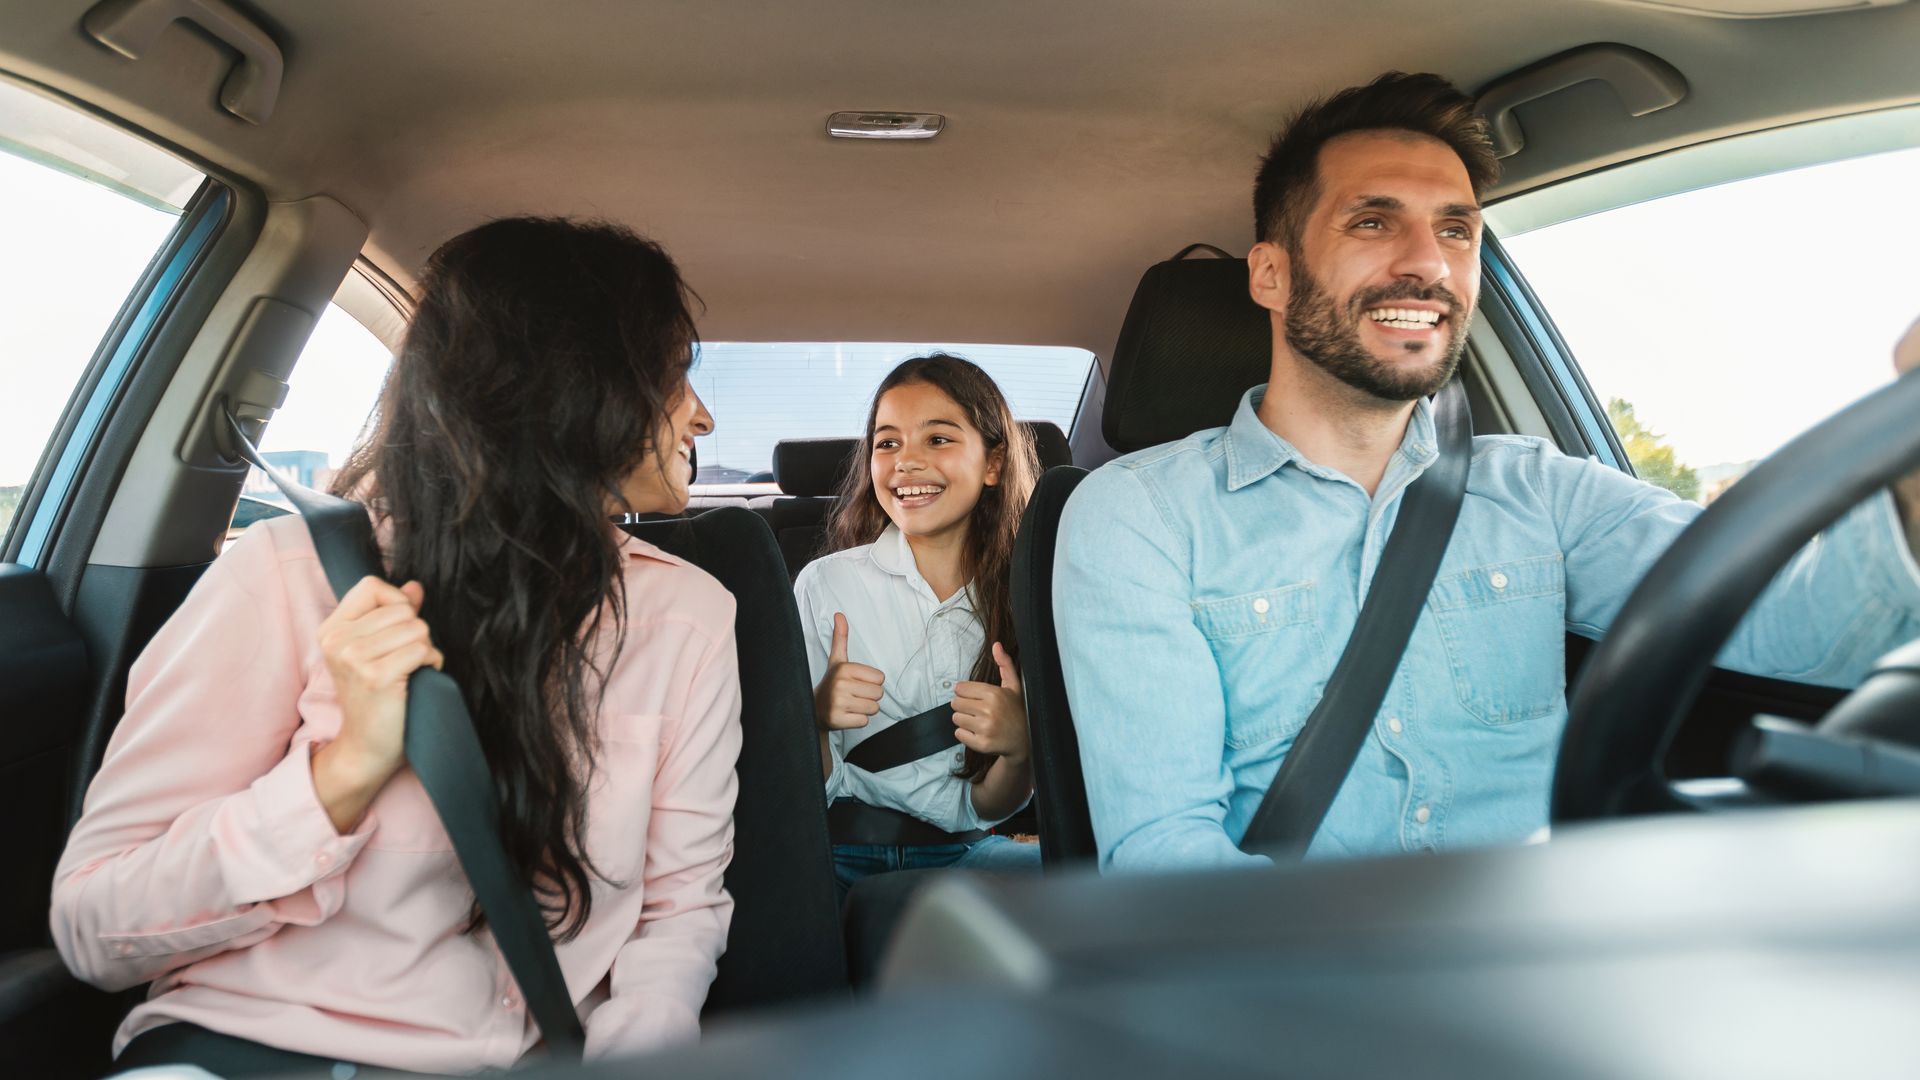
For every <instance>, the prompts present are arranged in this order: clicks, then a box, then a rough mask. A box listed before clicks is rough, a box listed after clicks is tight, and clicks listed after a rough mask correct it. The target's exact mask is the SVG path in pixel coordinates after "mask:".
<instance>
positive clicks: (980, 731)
mask: <svg viewBox="0 0 1920 1080" xmlns="http://www.w3.org/2000/svg"><path fill="white" fill-rule="evenodd" d="M993 661H994V663H996V664H999V665H1000V685H999V686H995V685H993V684H992V683H983V682H963V683H957V684H955V685H954V688H953V726H954V732H953V734H954V737H955V738H957V739H959V740H960V743H961V745H963V746H965V747H966V748H967V749H969V750H975V751H978V752H980V753H982V754H991V755H994V756H996V757H1002V758H1006V759H1007V760H1009V761H1012V762H1014V763H1016V764H1020V763H1024V762H1025V761H1026V760H1027V754H1028V743H1027V700H1026V697H1025V696H1024V695H1022V693H1021V692H1020V670H1019V669H1018V668H1016V667H1014V666H1013V658H1012V657H1010V656H1008V655H1007V650H1005V649H1003V648H1001V647H1000V643H999V642H997V641H996V642H994V643H993Z"/></svg>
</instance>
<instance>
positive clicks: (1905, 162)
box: [1502, 149, 1920, 503]
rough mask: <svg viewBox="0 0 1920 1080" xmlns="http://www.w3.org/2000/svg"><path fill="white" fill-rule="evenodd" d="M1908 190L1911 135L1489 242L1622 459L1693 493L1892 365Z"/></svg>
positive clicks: (1904, 282) (1859, 391)
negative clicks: (1539, 309)
mask: <svg viewBox="0 0 1920 1080" xmlns="http://www.w3.org/2000/svg"><path fill="white" fill-rule="evenodd" d="M1637 167H1639V166H1630V167H1628V168H1637ZM1913 192H1920V149H1909V150H1900V151H1894V152H1888V153H1880V154H1874V155H1870V156H1866V157H1857V158H1851V159H1848V160H1842V161H1835V162H1830V163H1828V164H1822V165H1815V166H1811V167H1807V168H1799V169H1793V170H1791V171H1783V172H1777V173H1773V174H1770V175H1765V176H1759V177H1755V178H1752V179H1745V180H1738V181H1735V182H1731V183H1724V184H1719V185H1716V186H1711V187H1703V188H1699V189H1698V190H1693V191H1686V192H1683V193H1681V194H1675V195H1668V196H1666V197H1663V198H1657V199H1651V200H1649V201H1645V202H1638V203H1633V204H1630V205H1627V206H1622V207H1619V208H1617V209H1610V210H1603V211H1601V212H1598V213H1594V214H1591V215H1589V216H1586V217H1579V218H1575V219H1573V220H1569V221H1564V222H1560V223H1557V224H1552V225H1547V226H1545V227H1541V228H1537V229H1534V230H1532V231H1527V232H1522V233H1520V234H1518V235H1514V234H1512V233H1503V235H1502V241H1503V243H1504V245H1505V247H1506V250H1507V252H1508V254H1509V255H1510V256H1511V257H1512V259H1513V261H1514V262H1515V264H1516V265H1517V266H1518V267H1519V268H1520V270H1521V272H1522V273H1524V274H1525V275H1526V277H1527V280H1528V282H1529V283H1530V284H1531V285H1532V286H1533V288H1534V291H1535V292H1536V294H1537V295H1538V296H1539V298H1540V301H1541V303H1542V304H1543V305H1544V306H1545V307H1546V309H1547V310H1548V311H1550V312H1552V314H1553V319H1554V321H1555V323H1556V324H1557V326H1558V328H1559V330H1560V332H1561V334H1562V336H1563V337H1564V338H1565V339H1566V342H1567V344H1568V346H1569V348H1570V349H1571V350H1572V352H1573V355H1574V357H1575V358H1576V359H1577V360H1578V362H1579V365H1580V368H1581V370H1582V371H1583V372H1584V374H1585V375H1586V377H1587V380H1588V383H1589V384H1590V385H1591V386H1592V388H1593V391H1594V394H1595V396H1596V397H1597V398H1598V399H1599V402H1600V404H1601V405H1602V406H1603V407H1605V408H1606V410H1607V412H1608V416H1609V419H1611V420H1612V421H1613V425H1614V428H1615V430H1616V431H1617V432H1618V433H1619V436H1620V442H1621V444H1622V447H1623V448H1624V449H1625V450H1626V451H1627V456H1628V458H1629V459H1630V460H1631V461H1632V463H1633V466H1634V471H1635V472H1637V473H1638V474H1639V475H1640V477H1641V478H1642V479H1645V480H1648V481H1651V482H1653V483H1656V484H1659V485H1661V486H1662V487H1666V488H1668V489H1670V490H1672V491H1674V492H1676V493H1677V494H1679V495H1680V496H1682V497H1683V498H1687V499H1693V500H1695V501H1698V502H1702V503H1705V502H1710V501H1712V500H1713V499H1714V498H1715V497H1716V496H1718V495H1719V494H1720V493H1721V492H1723V491H1725V490H1726V488H1727V487H1728V486H1729V485H1731V484H1733V483H1734V482H1735V481H1737V480H1739V478H1740V477H1741V476H1744V475H1745V474H1746V472H1747V471H1748V470H1749V469H1751V468H1752V467H1753V465H1754V464H1756V463H1757V462H1758V461H1759V459H1761V458H1763V457H1765V456H1766V455H1768V454H1770V453H1772V452H1773V451H1775V450H1777V449H1779V448H1780V447H1781V446H1782V445H1784V444H1785V443H1786V442H1787V441H1788V440H1790V439H1792V438H1793V437H1794V436H1796V435H1798V434H1800V433H1801V432H1803V431H1805V430H1806V429H1807V428H1809V427H1811V426H1813V425H1814V424H1815V423H1817V422H1818V421H1820V420H1822V419H1824V418H1825V417H1827V416H1829V415H1831V414H1832V413H1834V412H1836V411H1838V410H1839V409H1841V408H1842V407H1843V406H1845V405H1847V404H1849V403H1850V402H1852V401H1853V400H1855V399H1856V398H1858V397H1860V396H1861V395H1863V394H1865V393H1867V392H1868V391H1871V390H1873V389H1875V388H1877V387H1879V386H1882V385H1884V384H1886V383H1887V382H1888V381H1889V380H1890V379H1891V378H1892V375H1893V367H1892V359H1891V357H1892V350H1893V344H1894V342H1895V341H1896V340H1898V339H1899V337H1900V335H1901V333H1902V332H1903V331H1904V330H1905V328H1906V327H1907V326H1908V325H1909V324H1910V323H1911V322H1912V321H1913V320H1914V317H1915V316H1916V315H1920V278H1916V277H1915V275H1914V272H1913V255H1914V252H1916V251H1920V215H1916V214H1914V213H1913V198H1912V193H1913Z"/></svg>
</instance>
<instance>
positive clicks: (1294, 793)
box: [1240, 376, 1473, 860]
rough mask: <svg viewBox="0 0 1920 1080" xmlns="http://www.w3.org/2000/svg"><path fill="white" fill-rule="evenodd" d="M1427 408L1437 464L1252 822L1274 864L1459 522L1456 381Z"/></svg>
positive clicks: (1377, 692) (1393, 659)
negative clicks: (1431, 419) (1437, 452)
mask: <svg viewBox="0 0 1920 1080" xmlns="http://www.w3.org/2000/svg"><path fill="white" fill-rule="evenodd" d="M1433 409H1434V427H1435V429H1436V433H1437V435H1438V436H1439V443H1440V455H1439V458H1438V459H1437V460H1436V461H1434V463H1433V464H1432V465H1429V466H1427V470H1426V472H1424V473H1421V474H1420V476H1419V478H1418V479H1416V480H1414V482H1413V483H1412V484H1411V485H1409V486H1408V488H1407V491H1406V494H1405V495H1404V496H1403V497H1402V500H1401V503H1400V513H1399V516H1398V517H1397V518H1396V519H1395V521H1394V524H1393V532H1392V534H1391V535H1389V536H1388V537H1387V544H1386V548H1385V549H1384V550H1383V551H1382V552H1381V553H1380V564H1379V566H1378V567H1376V568H1375V570H1374V572H1373V582H1372V584H1371V585H1370V586H1369V587H1368V589H1367V599H1366V602H1365V603H1364V604H1362V605H1361V607H1360V616H1359V618H1358V619H1356V620H1355V621H1354V625H1353V633H1352V635H1351V636H1349V637H1348V638H1347V647H1346V649H1345V650H1344V651H1342V652H1341V654H1340V660H1339V662H1338V663H1337V664H1335V665H1334V668H1333V675H1332V677H1331V678H1329V679H1328V680H1327V689H1326V692H1325V693H1323V694H1322V695H1321V697H1320V702H1319V704H1317V705H1315V706H1314V708H1313V712H1312V713H1311V714H1309V715H1308V717H1307V722H1306V724H1305V726H1303V727H1302V728H1301V729H1300V734H1299V735H1297V736H1295V737H1294V740H1293V747H1292V749H1290V750H1289V751H1288V752H1287V756H1286V758H1285V760H1283V761H1282V762H1281V763H1280V771H1279V773H1278V774H1277V775H1276V776H1275V777H1274V779H1273V784H1272V785H1271V786H1269V787H1268V788H1267V794H1266V797H1265V798H1263V799H1262V800H1261V801H1260V808H1259V809H1258V810H1256V811H1255V812H1254V815H1253V820H1252V821H1251V822H1249V823H1248V825H1247V832H1246V835H1245V836H1243V837H1241V839H1240V848H1241V850H1243V851H1248V852H1259V853H1262V854H1266V855H1271V856H1273V857H1274V858H1275V859H1276V860H1287V859H1298V858H1300V857H1301V856H1303V855H1305V854H1306V851H1307V847H1308V845H1310V844H1312V843H1313V837H1314V834H1315V833H1317V832H1319V831H1320V824H1321V822H1323V821H1325V820H1326V816H1327V810H1328V809H1329V808H1331V807H1332V806H1333V800H1334V797H1335V796H1337V795H1338V794H1339V793H1340V787H1341V785H1342V784H1344V783H1346V779H1347V774H1348V773H1349V772H1350V771H1352V769H1353V761H1354V759H1355V758H1356V757H1358V756H1359V754H1360V747H1361V746H1362V745H1364V744H1365V743H1366V741H1367V733H1368V732H1369V731H1371V730H1372V728H1373V721H1374V719H1375V717H1376V716H1378V714H1379V712H1380V704H1381V702H1383V701H1385V700H1386V696H1387V687H1388V685H1389V684H1390V683H1392V682H1393V676H1394V673H1395V672H1396V671H1398V670H1399V669H1400V658H1401V656H1402V655H1403V654H1404V653H1405V652H1406V650H1407V642H1408V640H1409V639H1411V638H1412V637H1413V628H1414V625H1415V624H1416V623H1418V622H1419V620H1420V611H1421V609H1422V608H1424V607H1425V606H1426V603H1427V593H1428V592H1429V591H1430V590H1431V589H1432V588H1433V579H1434V576H1435V575H1436V574H1438V573H1439V571H1440V561H1441V559H1442V558H1443V557H1444V556H1445V555H1446V552H1447V544H1448V541H1449V540H1450V539H1451V538H1452V536H1453V527H1454V524H1455V523H1456V522H1457V521H1458V520H1459V518H1460V504H1461V502H1462V501H1463V500H1464V499H1465V497H1466V491H1467V473H1468V470H1469V467H1470V466H1471V464H1472V460H1473V417H1472V414H1471V413H1470V412H1469V410H1468V408H1467V392H1466V390H1465V389H1464V388H1463V387H1462V385H1461V382H1460V379H1459V377H1458V376H1456V377H1454V378H1453V379H1451V380H1449V381H1448V383H1447V384H1446V385H1445V386H1444V387H1441V389H1440V392H1439V393H1438V394H1436V395H1434V402H1433Z"/></svg>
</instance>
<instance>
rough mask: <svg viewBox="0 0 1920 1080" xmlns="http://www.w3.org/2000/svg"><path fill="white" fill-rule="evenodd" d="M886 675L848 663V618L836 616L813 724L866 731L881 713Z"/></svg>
mask: <svg viewBox="0 0 1920 1080" xmlns="http://www.w3.org/2000/svg"><path fill="white" fill-rule="evenodd" d="M886 681H887V676H886V673H885V672H883V671H881V670H880V669H879V668H876V667H868V666H867V665H865V664H856V663H854V662H853V661H851V660H848V659H847V617H846V616H845V615H842V614H840V613H839V612H837V611H836V612H834V613H833V648H832V649H830V650H828V652H827V673H826V674H825V675H823V676H821V678H820V685H819V686H816V687H814V689H813V721H814V723H815V724H816V725H817V726H818V727H819V728H820V730H821V731H833V730H836V729H845V728H863V727H866V726H867V720H868V719H869V718H871V717H872V716H873V714H874V713H877V712H879V711H880V687H881V686H882V685H883V684H884V683H885V682H886Z"/></svg>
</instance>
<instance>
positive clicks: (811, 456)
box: [773, 436, 860, 498]
mask: <svg viewBox="0 0 1920 1080" xmlns="http://www.w3.org/2000/svg"><path fill="white" fill-rule="evenodd" d="M859 446H860V440H859V439H857V438H854V437H851V436H848V437H846V438H831V439H781V440H780V441H779V442H777V443H775V444H774V445H773V479H774V482H775V483H777V484H779V485H780V490H781V491H783V492H785V493H786V494H788V495H803V496H812V497H815V498H819V497H831V496H832V495H834V494H835V493H836V492H838V491H839V490H840V482H841V480H842V479H843V478H844V477H845V476H846V472H847V468H848V466H850V465H852V464H853V462H854V453H855V451H856V450H857V449H858V448H859Z"/></svg>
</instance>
